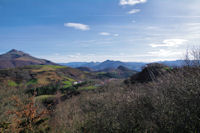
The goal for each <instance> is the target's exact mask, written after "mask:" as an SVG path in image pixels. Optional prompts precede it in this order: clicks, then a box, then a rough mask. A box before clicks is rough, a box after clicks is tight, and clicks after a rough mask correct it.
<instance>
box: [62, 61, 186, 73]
mask: <svg viewBox="0 0 200 133" xmlns="http://www.w3.org/2000/svg"><path fill="white" fill-rule="evenodd" d="M154 63H159V64H163V65H167V66H170V67H181V66H183V64H184V61H183V60H176V61H158V62H154ZM147 64H148V63H145V62H121V61H112V60H106V61H104V62H70V63H62V64H61V65H65V66H69V67H73V68H78V67H87V68H91V69H93V70H95V71H100V70H105V69H117V68H118V67H119V66H124V67H126V68H128V69H130V70H134V71H141V70H142V68H143V67H145V65H147Z"/></svg>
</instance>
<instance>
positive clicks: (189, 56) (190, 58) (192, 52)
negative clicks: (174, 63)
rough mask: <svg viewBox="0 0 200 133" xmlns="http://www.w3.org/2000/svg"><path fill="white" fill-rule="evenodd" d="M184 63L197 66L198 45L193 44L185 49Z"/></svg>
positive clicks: (199, 56)
mask: <svg viewBox="0 0 200 133" xmlns="http://www.w3.org/2000/svg"><path fill="white" fill-rule="evenodd" d="M184 58H185V59H184V64H185V65H186V66H193V67H199V66H200V46H194V47H193V48H191V49H187V50H186V53H185V57H184Z"/></svg>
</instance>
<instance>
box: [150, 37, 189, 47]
mask: <svg viewBox="0 0 200 133" xmlns="http://www.w3.org/2000/svg"><path fill="white" fill-rule="evenodd" d="M187 41H188V40H184V39H167V40H164V41H163V42H162V43H160V44H156V43H152V44H150V46H151V47H154V48H156V47H177V46H180V45H182V44H185V43H186V42H187Z"/></svg>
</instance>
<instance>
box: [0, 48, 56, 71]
mask: <svg viewBox="0 0 200 133" xmlns="http://www.w3.org/2000/svg"><path fill="white" fill-rule="evenodd" d="M28 65H56V63H53V62H51V61H48V60H45V59H39V58H36V57H33V56H31V55H29V54H27V53H24V52H22V51H18V50H15V49H13V50H11V51H9V52H7V53H5V54H2V55H0V69H5V68H15V67H22V66H28Z"/></svg>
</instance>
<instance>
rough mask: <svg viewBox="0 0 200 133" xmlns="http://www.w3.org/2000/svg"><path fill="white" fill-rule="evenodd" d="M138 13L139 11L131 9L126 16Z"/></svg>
mask: <svg viewBox="0 0 200 133" xmlns="http://www.w3.org/2000/svg"><path fill="white" fill-rule="evenodd" d="M138 12H140V9H132V10H130V11H129V12H128V14H135V13H138Z"/></svg>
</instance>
